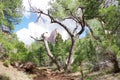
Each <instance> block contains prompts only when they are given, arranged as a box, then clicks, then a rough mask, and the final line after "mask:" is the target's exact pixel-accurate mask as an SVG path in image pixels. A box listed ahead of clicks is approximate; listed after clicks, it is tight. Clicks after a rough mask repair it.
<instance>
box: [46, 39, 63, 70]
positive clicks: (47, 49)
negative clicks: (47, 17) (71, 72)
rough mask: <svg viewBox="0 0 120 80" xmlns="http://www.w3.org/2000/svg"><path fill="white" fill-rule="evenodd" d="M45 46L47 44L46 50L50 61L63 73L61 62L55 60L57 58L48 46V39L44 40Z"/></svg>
mask: <svg viewBox="0 0 120 80" xmlns="http://www.w3.org/2000/svg"><path fill="white" fill-rule="evenodd" d="M44 44H45V48H46V51H47V55H48V56H49V57H50V59H51V60H52V61H53V62H54V63H55V64H56V66H57V68H58V70H59V71H61V69H62V67H61V65H60V62H59V61H58V60H57V59H56V58H55V56H54V55H53V54H52V53H51V51H50V49H49V46H48V42H47V40H46V39H44Z"/></svg>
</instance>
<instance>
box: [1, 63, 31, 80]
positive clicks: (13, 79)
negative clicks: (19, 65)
mask: <svg viewBox="0 0 120 80" xmlns="http://www.w3.org/2000/svg"><path fill="white" fill-rule="evenodd" d="M0 75H2V76H7V77H9V78H10V80H32V79H30V78H29V77H28V75H27V74H25V73H23V72H22V71H18V70H17V69H15V68H13V67H12V66H9V67H5V66H3V62H1V61H0Z"/></svg>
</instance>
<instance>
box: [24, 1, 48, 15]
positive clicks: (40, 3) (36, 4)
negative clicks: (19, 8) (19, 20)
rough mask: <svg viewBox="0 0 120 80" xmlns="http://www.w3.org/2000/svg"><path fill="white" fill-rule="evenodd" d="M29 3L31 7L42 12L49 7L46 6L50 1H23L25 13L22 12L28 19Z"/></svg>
mask: <svg viewBox="0 0 120 80" xmlns="http://www.w3.org/2000/svg"><path fill="white" fill-rule="evenodd" d="M29 1H30V3H31V5H32V6H33V7H36V8H39V9H41V10H43V11H46V10H47V9H48V8H49V7H50V6H49V5H48V2H49V1H50V0H23V1H22V2H23V6H24V9H25V11H24V12H23V14H24V16H26V17H29V16H30V12H28V11H30V6H29Z"/></svg>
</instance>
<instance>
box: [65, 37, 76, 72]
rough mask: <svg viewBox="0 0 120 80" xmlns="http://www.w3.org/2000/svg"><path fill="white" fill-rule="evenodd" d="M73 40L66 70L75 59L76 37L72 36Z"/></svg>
mask: <svg viewBox="0 0 120 80" xmlns="http://www.w3.org/2000/svg"><path fill="white" fill-rule="evenodd" d="M71 41H72V44H71V48H70V52H69V57H68V60H67V64H66V66H65V70H69V69H70V66H71V64H72V63H73V61H74V50H75V46H76V38H75V37H72V38H71Z"/></svg>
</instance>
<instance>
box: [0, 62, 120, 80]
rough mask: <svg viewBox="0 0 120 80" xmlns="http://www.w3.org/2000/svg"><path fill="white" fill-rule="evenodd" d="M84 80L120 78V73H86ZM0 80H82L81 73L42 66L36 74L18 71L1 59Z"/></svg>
mask: <svg viewBox="0 0 120 80" xmlns="http://www.w3.org/2000/svg"><path fill="white" fill-rule="evenodd" d="M84 78H85V79H84V80H120V73H117V74H110V73H108V74H106V73H101V72H93V73H89V74H87V75H85V77H84ZM0 80H81V79H80V73H79V72H77V73H64V72H58V71H53V70H51V69H47V68H40V69H37V70H36V71H35V73H34V74H28V73H25V72H23V71H18V70H17V69H16V68H13V67H12V66H9V67H5V66H3V62H1V61H0Z"/></svg>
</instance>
